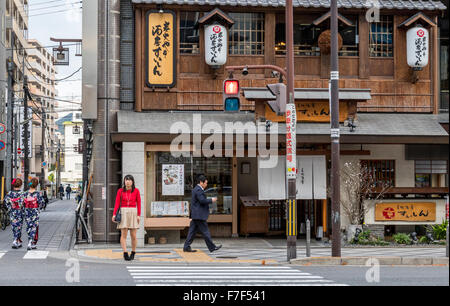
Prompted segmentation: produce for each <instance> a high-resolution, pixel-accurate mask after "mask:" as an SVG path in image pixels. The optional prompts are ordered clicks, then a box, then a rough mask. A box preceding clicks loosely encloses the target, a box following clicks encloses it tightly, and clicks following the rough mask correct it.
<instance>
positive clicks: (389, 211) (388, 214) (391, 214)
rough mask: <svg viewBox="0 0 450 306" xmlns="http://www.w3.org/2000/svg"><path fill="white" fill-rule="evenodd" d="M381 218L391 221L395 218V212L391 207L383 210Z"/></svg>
mask: <svg viewBox="0 0 450 306" xmlns="http://www.w3.org/2000/svg"><path fill="white" fill-rule="evenodd" d="M383 217H385V218H386V219H392V218H394V217H395V211H394V209H393V208H392V207H388V208H385V209H384V210H383Z"/></svg>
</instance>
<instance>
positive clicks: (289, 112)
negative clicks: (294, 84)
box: [286, 103, 297, 179]
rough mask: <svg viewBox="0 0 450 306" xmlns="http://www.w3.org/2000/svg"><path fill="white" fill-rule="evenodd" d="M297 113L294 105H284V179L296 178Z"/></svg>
mask: <svg viewBox="0 0 450 306" xmlns="http://www.w3.org/2000/svg"><path fill="white" fill-rule="evenodd" d="M296 149H297V112H296V110H295V104H293V103H289V104H287V105H286V178H287V179H295V178H296V177H297V160H296V154H297V152H296Z"/></svg>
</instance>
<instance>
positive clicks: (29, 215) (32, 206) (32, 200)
mask: <svg viewBox="0 0 450 306" xmlns="http://www.w3.org/2000/svg"><path fill="white" fill-rule="evenodd" d="M38 184H39V180H38V179H37V178H35V177H34V178H32V179H31V182H30V184H29V185H30V189H29V190H28V191H26V192H24V194H23V202H24V206H25V221H26V222H27V233H28V250H35V249H36V244H37V230H38V228H39V213H40V209H41V208H42V207H44V205H45V201H44V198H43V197H42V196H41V193H40V192H39V191H37V190H36V187H37V185H38Z"/></svg>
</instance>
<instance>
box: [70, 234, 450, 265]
mask: <svg viewBox="0 0 450 306" xmlns="http://www.w3.org/2000/svg"><path fill="white" fill-rule="evenodd" d="M214 242H215V243H216V244H217V245H218V244H222V248H221V249H220V250H219V251H217V252H214V253H210V252H209V251H208V249H207V248H206V246H205V243H204V241H203V240H202V239H196V240H195V241H194V243H193V244H192V248H193V249H196V250H198V252H197V253H184V252H182V248H183V245H182V244H153V245H150V244H149V245H146V247H144V248H138V249H137V252H138V254H137V255H136V256H137V257H136V258H137V259H138V261H145V262H184V263H197V262H204V263H219V262H232V263H259V264H261V263H262V262H264V264H275V263H276V264H287V263H288V261H287V252H286V240H285V239H273V238H272V239H266V238H216V239H214ZM304 242H305V241H303V240H299V241H298V243H297V260H295V261H294V260H292V261H291V262H290V263H291V264H295V265H341V264H342V265H354V264H356V265H364V264H365V263H366V262H367V260H368V259H369V258H377V259H379V261H380V263H381V264H395V265H397V264H414V263H417V264H448V258H446V257H445V255H446V254H445V253H446V252H445V251H446V250H445V247H442V246H433V247H410V246H408V247H364V248H362V247H355V248H348V247H346V248H342V252H341V253H342V258H339V259H338V260H337V259H336V258H331V247H329V246H327V247H326V246H324V244H322V243H321V242H317V241H315V242H314V245H313V246H312V248H311V256H312V257H310V258H306V248H305V243H304ZM74 251H75V252H76V253H77V255H78V256H80V257H81V258H86V259H95V260H107V261H117V262H120V261H123V259H122V249H121V247H120V245H119V244H91V245H75V247H74ZM128 251H129V252H130V251H131V248H128ZM388 258H391V259H392V260H390V261H387V259H388ZM403 258H405V259H403Z"/></svg>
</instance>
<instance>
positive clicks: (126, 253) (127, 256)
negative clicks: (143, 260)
mask: <svg viewBox="0 0 450 306" xmlns="http://www.w3.org/2000/svg"><path fill="white" fill-rule="evenodd" d="M123 259H125V260H126V261H130V260H131V259H130V256H129V255H128V252H124V253H123Z"/></svg>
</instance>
